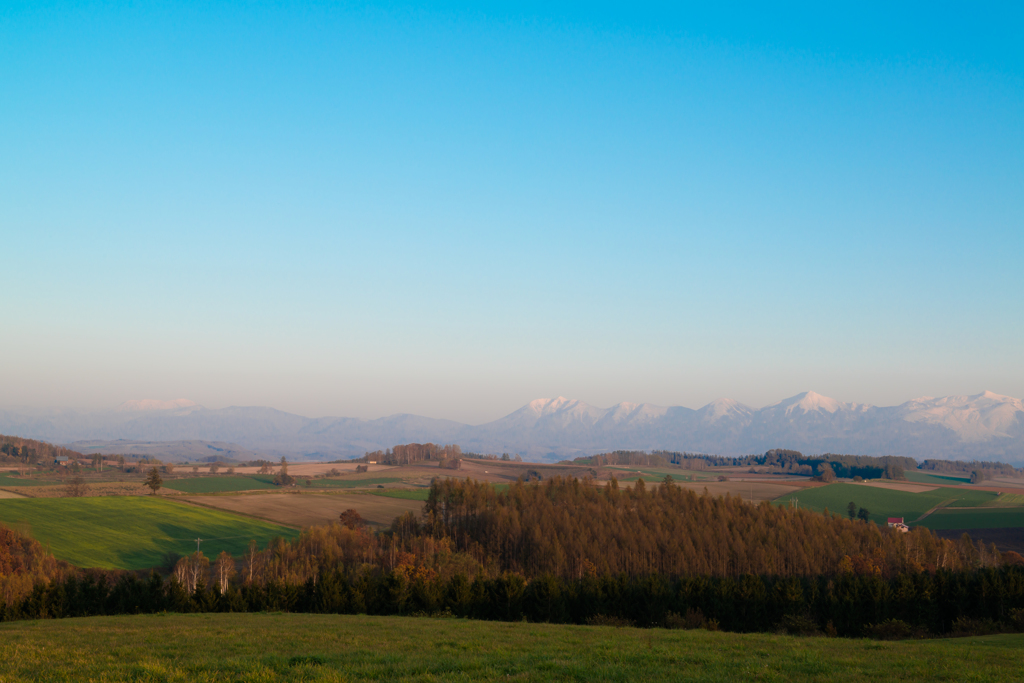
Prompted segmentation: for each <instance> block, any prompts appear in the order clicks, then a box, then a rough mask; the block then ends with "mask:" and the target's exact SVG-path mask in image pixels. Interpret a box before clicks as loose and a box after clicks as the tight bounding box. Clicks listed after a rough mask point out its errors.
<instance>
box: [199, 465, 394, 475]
mask: <svg viewBox="0 0 1024 683" xmlns="http://www.w3.org/2000/svg"><path fill="white" fill-rule="evenodd" d="M360 464H362V463H337V462H333V463H330V462H303V463H288V474H290V475H292V476H293V477H315V476H316V475H318V474H327V473H328V472H330V471H331V470H338V471H339V472H342V473H344V474H347V473H350V472H351V473H355V471H356V466H357V465H360ZM367 467H368V468H369V469H368V470H367V471H369V472H383V471H384V470H393V469H397V468H395V467H390V466H388V465H367ZM191 469H192V468H191V467H183V468H181V471H187V470H191ZM225 469H226V468H224V467H222V468H221V470H220V471H221V472H224V470H225ZM279 469H281V467H280V463H279V462H275V463H271V467H270V471H271V472H272V473H274V474H277V471H278V470H279ZM208 470H209V466H207V467H202V466H201V467H200V468H199V471H200V472H206V471H208ZM259 471H260V468H259V467H236V468H235V474H259Z"/></svg>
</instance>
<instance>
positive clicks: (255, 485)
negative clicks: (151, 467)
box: [164, 474, 276, 493]
mask: <svg viewBox="0 0 1024 683" xmlns="http://www.w3.org/2000/svg"><path fill="white" fill-rule="evenodd" d="M164 488H166V489H173V490H175V491H181V492H182V493H228V492H231V491H254V490H258V489H272V488H276V487H275V486H274V477H272V476H271V475H268V474H263V475H260V474H252V475H223V476H220V475H214V476H208V477H187V478H185V479H165V480H164Z"/></svg>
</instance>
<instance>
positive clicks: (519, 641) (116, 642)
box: [0, 613, 1024, 683]
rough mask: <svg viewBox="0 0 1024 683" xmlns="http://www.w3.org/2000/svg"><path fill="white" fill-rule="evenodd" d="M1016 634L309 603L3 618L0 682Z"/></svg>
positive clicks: (523, 670) (578, 675) (415, 671)
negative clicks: (721, 628) (755, 626)
mask: <svg viewBox="0 0 1024 683" xmlns="http://www.w3.org/2000/svg"><path fill="white" fill-rule="evenodd" d="M1021 648H1024V635H1021V634H1012V635H999V636H985V637H975V638H964V639H959V640H916V641H914V640H911V641H900V642H876V641H869V640H844V639H837V638H798V637H792V636H779V635H768V634H737V633H712V632H708V631H668V630H664V629H635V628H613V627H608V626H562V625H553V624H531V623H525V622H518V623H501V622H486V621H468V620H464V619H427V618H412V617H371V616H348V615H313V614H281V613H277V614H161V615H140V616H123V617H87V618H79V619H61V620H52V621H31V622H10V623H5V624H0V680H2V681H44V682H48V681H84V680H95V681H109V682H116V681H168V682H179V681H180V682H185V681H188V682H191V681H204V682H205V681H496V680H518V681H624V682H625V681H680V680H687V681H753V680H756V681H780V682H781V681H821V682H826V681H827V682H830V683H831V682H833V681H839V682H844V681H856V682H866V683H876V682H877V681H890V680H903V681H924V680H943V681H977V682H979V683H984V682H987V681H993V682H996V681H998V682H1000V683H1002V682H1004V681H1012V680H1021V679H1022V678H1024V660H1022V658H1021V656H1020V653H1021Z"/></svg>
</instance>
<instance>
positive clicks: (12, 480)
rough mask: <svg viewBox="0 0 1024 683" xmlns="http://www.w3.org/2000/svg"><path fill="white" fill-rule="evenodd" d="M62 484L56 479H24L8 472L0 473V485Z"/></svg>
mask: <svg viewBox="0 0 1024 683" xmlns="http://www.w3.org/2000/svg"><path fill="white" fill-rule="evenodd" d="M58 484H60V482H59V481H57V480H56V479H52V480H51V479H22V478H21V477H12V476H11V475H9V474H7V473H6V472H3V473H0V486H57V485H58Z"/></svg>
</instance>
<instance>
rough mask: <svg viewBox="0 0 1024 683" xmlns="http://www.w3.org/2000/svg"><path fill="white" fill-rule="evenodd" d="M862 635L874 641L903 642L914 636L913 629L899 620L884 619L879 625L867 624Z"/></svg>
mask: <svg viewBox="0 0 1024 683" xmlns="http://www.w3.org/2000/svg"><path fill="white" fill-rule="evenodd" d="M864 633H865V634H866V635H867V636H868V637H869V638H874V639H876V640H904V639H906V638H910V637H911V636H913V635H914V629H912V628H911V627H910V624H908V623H907V622H905V621H902V620H900V619H886V620H885V621H883V622H881V623H880V624H869V625H867V626H865V627H864Z"/></svg>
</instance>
